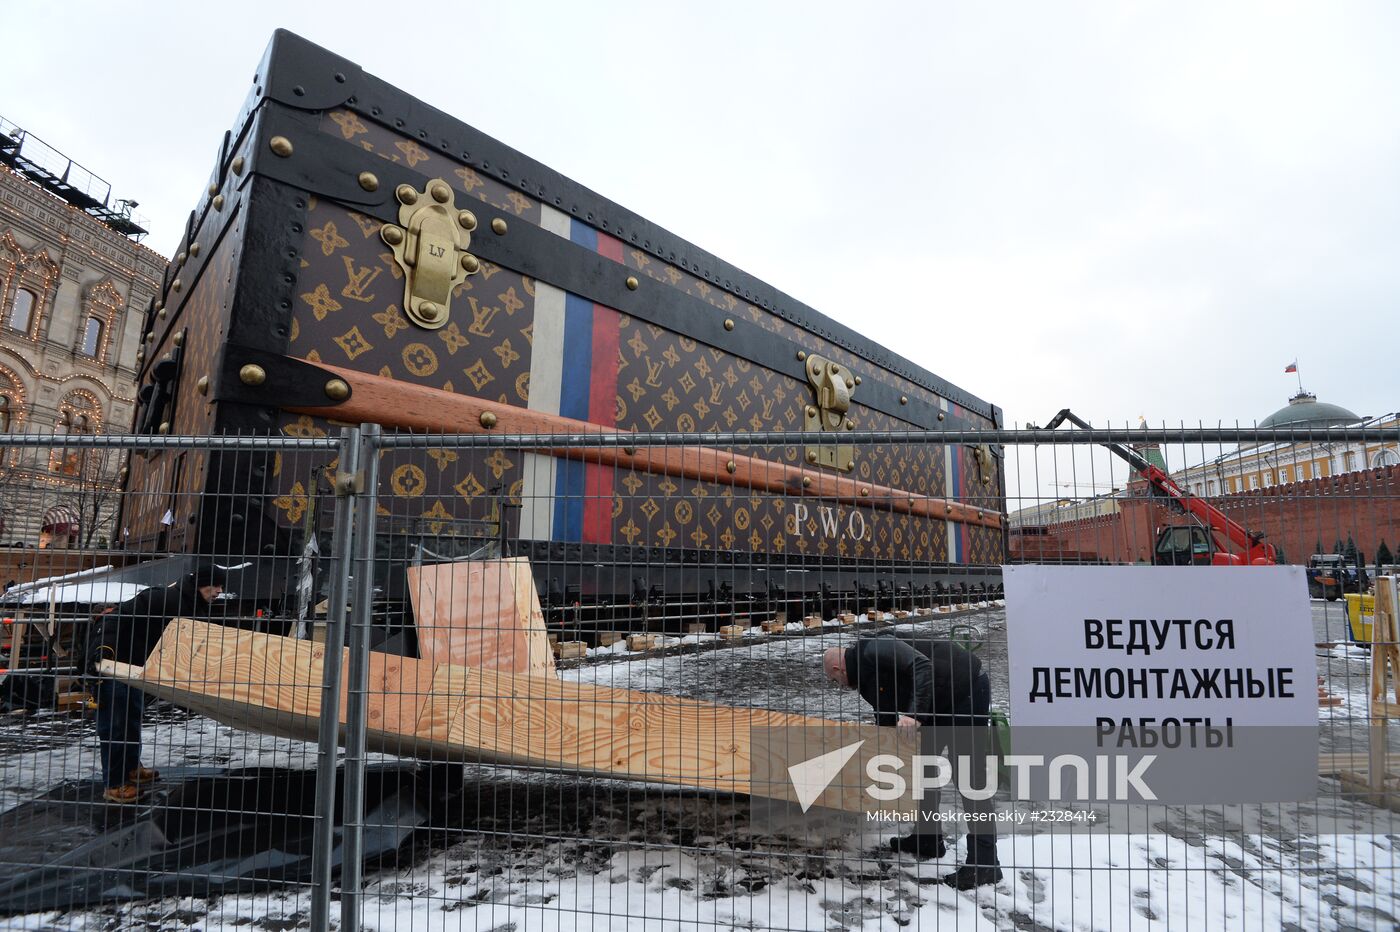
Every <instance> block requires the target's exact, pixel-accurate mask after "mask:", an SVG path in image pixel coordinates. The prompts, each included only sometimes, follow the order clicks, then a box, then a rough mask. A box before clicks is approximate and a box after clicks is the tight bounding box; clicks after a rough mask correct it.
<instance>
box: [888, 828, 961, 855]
mask: <svg viewBox="0 0 1400 932" xmlns="http://www.w3.org/2000/svg"><path fill="white" fill-rule="evenodd" d="M890 847H891V848H893V849H894V850H895V851H896V852H898V853H899V854H912V855H913V856H914V857H916V858H918V859H920V860H926V859H928V858H941V857H943V855H945V854H947V853H948V844H947V842H945V841H944V840H943V833H942V832H933V833H930V834H920V833H918V832H915V833H914V834H912V835H898V836H896V837H894V838H891V839H890Z"/></svg>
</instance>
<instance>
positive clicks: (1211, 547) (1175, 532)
mask: <svg viewBox="0 0 1400 932" xmlns="http://www.w3.org/2000/svg"><path fill="white" fill-rule="evenodd" d="M1065 421H1069V422H1070V423H1071V424H1073V425H1074V426H1075V427H1079V428H1082V429H1084V430H1093V428H1092V427H1091V426H1090V425H1089V424H1088V423H1087V422H1086V421H1084V420H1082V419H1080V418H1079V417H1076V416H1075V415H1074V414H1073V413H1072V412H1071V411H1070V410H1069V408H1065V409H1063V410H1062V411H1060V413H1059V414H1057V415H1055V416H1054V417H1053V418H1051V419H1050V422H1049V423H1048V424H1046V425H1045V427H1044V428H1041V429H1043V430H1054V429H1055V428H1056V427H1059V426H1060V424H1062V423H1064V422H1065ZM1104 446H1106V447H1108V448H1109V449H1110V450H1112V451H1113V452H1114V453H1115V454H1116V455H1117V456H1118V457H1120V458H1121V459H1123V460H1126V461H1127V463H1128V465H1130V466H1132V467H1133V469H1135V470H1137V472H1138V474H1139V475H1141V476H1142V478H1143V479H1144V480H1146V481H1147V487H1148V489H1149V490H1150V492H1151V494H1152V495H1153V496H1154V497H1157V498H1165V499H1166V500H1167V502H1168V505H1169V506H1170V507H1171V508H1172V510H1173V511H1176V512H1179V513H1182V514H1187V515H1190V516H1191V517H1192V518H1193V519H1194V523H1193V524H1187V525H1167V526H1166V527H1162V528H1159V529H1158V531H1157V541H1156V544H1155V545H1154V546H1153V550H1152V562H1153V563H1154V564H1156V565H1158V566H1241V565H1251V564H1252V565H1258V566H1268V565H1272V564H1274V563H1277V562H1278V552H1277V551H1276V550H1275V549H1274V546H1273V545H1272V544H1266V543H1264V535H1263V534H1262V533H1259V532H1257V531H1250V530H1248V529H1246V528H1245V527H1244V525H1242V524H1240V523H1239V522H1237V521H1234V520H1232V519H1231V518H1230V517H1228V516H1227V515H1226V514H1225V512H1223V511H1221V510H1220V509H1219V508H1216V507H1215V506H1213V505H1211V504H1210V503H1209V502H1207V501H1205V500H1204V499H1201V498H1197V497H1196V496H1194V495H1192V494H1190V493H1189V492H1187V491H1186V490H1185V489H1183V488H1182V487H1181V486H1179V485H1177V484H1176V482H1175V481H1174V480H1173V479H1172V477H1171V476H1169V475H1167V473H1166V471H1165V470H1164V469H1162V468H1161V467H1160V466H1158V465H1156V464H1155V463H1153V462H1152V461H1150V460H1149V459H1148V458H1147V457H1145V456H1143V455H1142V454H1141V453H1139V452H1138V451H1137V450H1134V449H1133V448H1132V447H1130V446H1127V445H1125V444H1122V443H1106V444H1104ZM1226 541H1228V542H1229V544H1230V546H1226V544H1225V542H1226Z"/></svg>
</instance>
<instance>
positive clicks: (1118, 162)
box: [0, 0, 1400, 424]
mask: <svg viewBox="0 0 1400 932" xmlns="http://www.w3.org/2000/svg"><path fill="white" fill-rule="evenodd" d="M303 7H304V8H303ZM687 8H688V11H687ZM0 10H3V13H0V22H3V23H4V33H5V42H4V53H3V55H0V114H3V115H4V116H5V117H7V118H8V119H10V120H11V121H13V122H15V123H18V124H20V125H21V126H24V127H26V128H27V129H29V130H31V131H33V132H34V133H35V134H36V135H38V136H40V137H42V138H44V139H45V140H46V141H48V142H49V143H51V144H53V145H55V146H57V147H58V148H59V149H61V150H63V151H64V152H66V153H67V154H69V155H70V156H71V157H73V158H75V159H76V160H78V161H79V162H82V163H84V164H85V165H86V166H87V167H89V168H90V169H92V170H93V171H95V172H96V173H97V174H99V175H101V176H103V177H105V178H106V179H107V180H108V181H109V182H110V183H111V184H112V187H113V191H114V196H116V197H130V198H134V199H136V200H138V201H140V203H141V207H140V212H141V213H144V214H146V215H147V216H148V217H149V218H150V221H151V235H150V237H149V238H148V240H147V242H148V244H149V245H150V246H152V247H153V248H155V249H157V250H159V251H161V252H162V253H164V254H166V255H169V254H170V252H171V251H172V250H173V248H174V246H175V244H176V241H177V238H178V236H179V233H180V231H181V229H182V227H183V224H184V219H185V216H186V214H187V213H188V211H189V209H190V208H191V207H192V206H193V205H194V204H195V202H196V200H197V199H198V197H199V194H200V190H201V187H202V186H203V184H204V182H205V181H206V179H207V177H208V174H209V170H210V167H211V164H212V159H213V157H214V155H215V152H216V149H217V146H218V144H219V141H220V139H221V138H222V134H223V132H224V131H225V130H226V129H228V128H229V127H230V125H231V121H232V119H233V117H234V116H235V115H236V113H237V110H238V108H239V106H240V104H241V103H242V101H243V99H244V96H245V94H246V93H247V90H248V86H249V82H250V81H251V79H252V76H253V72H254V69H255V67H256V65H257V63H258V60H259V57H260V55H261V54H262V51H263V48H264V46H265V45H266V43H267V40H268V38H269V36H270V34H271V32H272V30H273V29H274V28H276V27H278V26H285V27H287V28H290V29H292V30H294V31H296V32H299V33H301V34H303V35H305V36H307V37H308V38H310V39H312V40H314V41H316V42H318V43H320V44H322V45H325V46H327V47H329V48H331V49H333V50H335V51H337V52H339V53H341V54H343V55H345V56H346V57H348V58H350V59H351V60H353V61H355V62H358V63H359V64H361V65H362V66H364V67H365V68H366V70H368V71H370V72H372V73H374V74H376V75H379V76H381V77H383V78H385V79H387V80H389V81H390V82H391V83H394V84H397V85H398V86H400V87H402V88H404V89H406V90H407V91H409V92H410V93H412V94H414V95H415V96H418V97H420V98H422V99H423V100H425V101H427V102H428V103H430V104H433V105H435V106H437V107H440V108H442V109H444V110H447V111H450V112H451V113H453V114H455V115H457V116H459V117H461V118H462V119H464V120H466V121H467V122H469V123H472V124H473V125H475V126H477V127H478V128H480V129H482V130H484V131H486V132H487V133H490V134H491V135H493V136H495V137H497V138H498V139H500V140H502V141H503V142H505V143H507V144H509V145H511V146H514V147H515V148H517V149H519V150H521V151H523V152H525V153H526V154H528V155H531V156H533V157H535V158H537V159H539V160H541V161H542V162H544V163H545V164H547V165H549V166H551V167H553V168H555V169H558V170H559V171H561V172H563V173H564V174H566V175H569V176H570V177H572V178H574V179H576V180H578V181H579V182H581V183H583V184H585V185H587V186H589V187H591V188H593V189H594V190H596V191H598V192H600V193H601V194H603V195H605V196H607V197H609V198H611V199H613V200H615V201H617V202H619V203H621V204H623V205H624V206H626V207H628V208H631V209H632V210H635V211H637V212H638V213H640V214H642V215H643V216H646V217H648V218H650V219H652V220H654V221H656V222H658V223H660V224H661V225H663V226H665V227H667V228H669V229H670V230H672V231H674V232H675V233H677V234H679V235H681V236H682V237H684V238H686V239H688V240H690V241H692V242H694V243H696V244H697V245H699V246H701V247H703V248H705V249H707V250H709V251H711V252H713V253H715V254H717V255H719V256H721V257H722V258H725V259H727V260H729V261H731V262H733V263H734V264H735V265H737V266H739V267H740V268H743V269H745V270H746V271H748V272H751V273H753V274H754V275H756V276H758V277H760V278H762V279H765V280H767V281H768V282H771V283H772V284H773V285H775V286H777V287H778V288H780V289H782V290H784V291H786V292H788V293H789V294H791V295H793V296H795V297H797V298H799V299H801V300H803V301H805V302H807V303H809V304H811V305H813V306H814V307H816V308H817V309H819V310H821V311H823V312H824V313H826V314H829V315H831V316H832V317H835V318H836V319H838V320H841V321H843V322H845V323H847V324H849V325H851V326H852V327H854V328H856V329H857V330H859V331H861V332H863V333H865V334H867V335H869V336H870V337H872V338H874V339H875V340H877V341H879V342H881V343H883V344H885V345H887V346H889V347H891V348H893V349H895V350H897V351H898V352H900V353H902V354H903V355H905V356H907V357H909V358H910V359H912V360H913V361H915V362H916V363H918V364H920V365H922V366H924V367H926V368H928V369H930V370H932V371H933V372H936V373H937V374H939V375H941V376H943V377H945V378H947V379H949V380H950V381H952V382H954V383H955V384H957V385H960V386H962V387H963V388H965V389H967V390H968V391H971V392H973V393H974V394H976V395H978V396H980V397H981V398H984V399H986V400H988V401H991V402H993V403H996V404H999V405H1001V406H1002V407H1003V409H1004V410H1005V412H1006V418H1007V421H1008V423H1015V422H1021V423H1024V422H1026V421H1040V422H1043V421H1044V420H1045V419H1046V418H1048V417H1049V416H1050V415H1051V414H1052V413H1054V411H1056V410H1057V409H1058V408H1060V407H1063V406H1067V405H1068V406H1071V407H1073V408H1074V409H1075V410H1076V411H1077V412H1079V413H1080V414H1081V415H1083V416H1085V417H1087V418H1089V419H1091V420H1093V421H1095V422H1096V423H1103V422H1114V423H1118V424H1122V423H1125V422H1131V423H1133V424H1136V423H1137V418H1138V417H1139V415H1143V416H1146V417H1147V418H1148V420H1149V421H1150V422H1152V423H1154V424H1160V423H1162V422H1164V421H1165V422H1166V423H1168V424H1176V423H1178V422H1181V421H1186V422H1188V423H1191V424H1194V423H1197V422H1201V421H1204V422H1206V423H1208V424H1214V423H1215V422H1217V421H1224V422H1226V423H1228V424H1234V423H1235V422H1236V421H1237V420H1238V421H1240V422H1244V423H1249V422H1252V421H1254V420H1257V419H1260V418H1262V417H1264V416H1265V415H1267V414H1268V413H1269V412H1271V411H1273V410H1274V409H1276V408H1278V407H1280V406H1281V405H1283V404H1284V403H1285V402H1286V400H1287V398H1288V397H1289V395H1291V394H1292V393H1293V392H1294V391H1295V390H1296V388H1297V383H1296V381H1295V380H1294V377H1292V376H1287V375H1285V374H1284V372H1283V370H1284V366H1285V365H1286V364H1288V363H1289V362H1291V361H1292V360H1293V359H1294V358H1295V357H1296V358H1297V359H1298V364H1299V367H1300V369H1301V374H1302V379H1303V384H1304V386H1305V387H1307V388H1308V389H1309V390H1311V391H1314V392H1316V393H1317V395H1318V396H1319V398H1320V399H1321V400H1325V401H1333V402H1337V403H1340V404H1343V405H1346V406H1348V407H1350V408H1352V409H1353V410H1355V411H1356V412H1357V413H1358V414H1362V415H1368V414H1380V413H1383V412H1389V411H1394V410H1396V408H1397V407H1400V403H1397V401H1400V399H1397V391H1396V388H1397V385H1400V378H1398V377H1397V375H1396V352H1397V351H1396V347H1397V346H1400V315H1397V313H1396V310H1397V296H1398V295H1400V171H1397V166H1400V105H1398V102H1400V95H1398V94H1397V91H1400V56H1397V55H1396V54H1395V48H1396V41H1397V26H1400V6H1397V5H1396V4H1394V3H1390V2H1377V3H1328V4H1317V3H1308V4H1292V3H1279V2H1268V3H1258V4H1225V3H1217V2H1211V3H1196V4H1183V3H1180V2H1174V3H1125V2H1104V3H1067V2H1054V3H1045V2H1026V3H951V2H928V3H913V2H911V3H905V4H886V3H878V2H866V3H856V4H853V3H842V4H830V5H828V4H822V3H810V2H808V3H782V4H779V3H764V2H755V0H747V2H737V3H735V2H707V3H703V4H700V3H695V4H688V5H682V4H666V3H660V2H650V3H626V4H624V3H604V2H597V3H579V2H558V3H544V2H518V0H511V2H499V0H498V2H494V3H480V2H465V3H456V4H448V3H442V4H427V5H410V4H401V3H387V2H378V3H373V4H362V3H349V2H340V3H334V4H330V3H327V4H291V3H285V2H283V3H265V2H240V3H238V4H234V5H227V4H216V5H204V4H197V3H183V4H178V5H169V6H164V5H153V4H141V3H120V4H118V3H111V2H101V3H93V2H63V3H48V4H42V5H41V4H35V3H30V2H19V0H3V2H0ZM206 10H207V12H206Z"/></svg>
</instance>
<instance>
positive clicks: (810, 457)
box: [804, 355, 856, 472]
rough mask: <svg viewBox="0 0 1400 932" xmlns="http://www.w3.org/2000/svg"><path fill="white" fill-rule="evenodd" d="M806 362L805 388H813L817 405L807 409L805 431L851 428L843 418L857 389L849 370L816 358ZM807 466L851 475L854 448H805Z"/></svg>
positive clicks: (810, 357) (853, 425)
mask: <svg viewBox="0 0 1400 932" xmlns="http://www.w3.org/2000/svg"><path fill="white" fill-rule="evenodd" d="M806 362H807V384H809V385H811V386H812V391H813V393H814V395H815V401H816V404H809V405H807V412H806V413H807V418H806V424H805V426H804V429H805V430H808V431H817V430H819V431H824V432H826V431H830V432H835V431H840V430H851V429H852V428H854V427H855V424H854V423H852V421H851V419H850V418H848V417H847V416H846V412H848V411H849V410H850V409H851V393H852V392H854V391H855V389H856V379H855V376H853V375H852V374H851V370H850V369H847V368H846V367H845V366H843V365H840V364H839V363H834V362H832V361H831V360H829V359H824V358H822V357H821V356H816V355H811V356H808V357H807V360H806ZM807 462H809V463H811V464H812V465H814V466H829V467H831V468H832V469H839V470H841V471H842V472H850V471H851V470H852V469H855V468H856V448H855V446H853V445H852V444H849V443H847V444H836V445H828V444H822V445H820V446H811V447H808V448H807Z"/></svg>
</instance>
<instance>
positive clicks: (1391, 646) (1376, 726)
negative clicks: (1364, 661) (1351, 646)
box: [1367, 576, 1400, 793]
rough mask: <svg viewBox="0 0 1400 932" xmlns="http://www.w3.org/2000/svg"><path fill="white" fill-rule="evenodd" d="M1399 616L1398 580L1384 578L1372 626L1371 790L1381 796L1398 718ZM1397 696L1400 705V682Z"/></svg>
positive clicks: (1368, 769) (1399, 671)
mask: <svg viewBox="0 0 1400 932" xmlns="http://www.w3.org/2000/svg"><path fill="white" fill-rule="evenodd" d="M1395 614H1396V604H1395V577H1393V576H1382V577H1380V578H1379V579H1377V580H1376V615H1375V619H1374V621H1373V622H1372V624H1371V710H1370V712H1371V727H1370V728H1369V729H1368V740H1369V741H1370V750H1371V753H1370V760H1369V762H1368V766H1367V773H1368V775H1369V778H1370V786H1371V789H1372V790H1373V791H1374V792H1377V793H1380V792H1382V791H1383V790H1384V788H1385V778H1386V775H1387V774H1388V773H1389V772H1390V770H1389V768H1388V767H1387V766H1386V761H1385V753H1386V748H1387V747H1389V739H1388V735H1387V731H1388V730H1389V728H1388V723H1389V720H1390V719H1392V718H1396V717H1397V716H1396V714H1395V709H1396V706H1395V705H1394V704H1392V703H1391V702H1390V701H1389V696H1390V694H1391V691H1390V678H1391V676H1400V647H1397V645H1396V641H1397V635H1398V634H1400V625H1397V624H1396V617H1395ZM1395 695H1396V697H1397V702H1400V683H1397V684H1396V686H1395Z"/></svg>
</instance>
